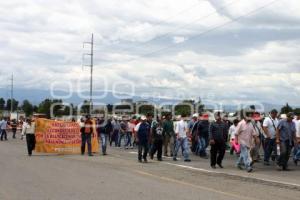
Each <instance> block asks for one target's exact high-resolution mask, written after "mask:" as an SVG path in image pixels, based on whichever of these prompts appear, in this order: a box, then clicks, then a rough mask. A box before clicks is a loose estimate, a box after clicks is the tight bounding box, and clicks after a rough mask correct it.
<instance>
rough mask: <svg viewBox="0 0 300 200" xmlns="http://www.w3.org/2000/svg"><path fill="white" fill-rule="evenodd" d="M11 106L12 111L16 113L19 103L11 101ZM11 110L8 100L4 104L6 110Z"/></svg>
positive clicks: (9, 100)
mask: <svg viewBox="0 0 300 200" xmlns="http://www.w3.org/2000/svg"><path fill="white" fill-rule="evenodd" d="M12 102H13V103H12V105H13V111H16V110H17V109H18V105H19V102H18V101H17V100H15V99H13V100H12ZM10 109H11V99H8V100H7V102H6V110H10Z"/></svg>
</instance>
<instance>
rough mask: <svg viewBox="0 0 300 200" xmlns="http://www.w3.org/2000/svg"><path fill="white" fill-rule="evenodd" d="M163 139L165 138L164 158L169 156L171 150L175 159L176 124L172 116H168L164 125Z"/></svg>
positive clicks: (171, 154)
mask: <svg viewBox="0 0 300 200" xmlns="http://www.w3.org/2000/svg"><path fill="white" fill-rule="evenodd" d="M163 138H164V156H166V157H167V156H168V150H169V149H170V156H171V157H173V152H174V142H175V133H174V123H173V121H172V119H171V114H168V115H167V116H166V120H165V121H164V123H163Z"/></svg>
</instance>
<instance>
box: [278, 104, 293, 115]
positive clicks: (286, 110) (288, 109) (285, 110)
mask: <svg viewBox="0 0 300 200" xmlns="http://www.w3.org/2000/svg"><path fill="white" fill-rule="evenodd" d="M289 112H293V108H292V107H291V106H290V105H289V104H288V103H286V105H285V106H283V107H282V108H281V114H287V113H289Z"/></svg>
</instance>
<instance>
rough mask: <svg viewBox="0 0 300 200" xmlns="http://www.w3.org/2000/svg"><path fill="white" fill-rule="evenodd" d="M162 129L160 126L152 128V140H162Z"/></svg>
mask: <svg viewBox="0 0 300 200" xmlns="http://www.w3.org/2000/svg"><path fill="white" fill-rule="evenodd" d="M162 133H163V128H162V127H161V126H153V127H152V138H153V139H154V140H156V141H157V140H163V135H162Z"/></svg>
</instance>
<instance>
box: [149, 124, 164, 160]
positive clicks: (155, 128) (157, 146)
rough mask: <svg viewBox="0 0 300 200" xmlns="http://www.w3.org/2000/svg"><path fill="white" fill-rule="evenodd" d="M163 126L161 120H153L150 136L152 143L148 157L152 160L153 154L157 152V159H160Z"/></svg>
mask: <svg viewBox="0 0 300 200" xmlns="http://www.w3.org/2000/svg"><path fill="white" fill-rule="evenodd" d="M162 133H163V128H162V122H161V120H157V121H153V123H152V126H151V138H152V140H153V145H152V148H151V152H150V158H151V159H152V160H153V157H154V154H155V153H156V152H157V160H158V161H162V146H163V135H162Z"/></svg>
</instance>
